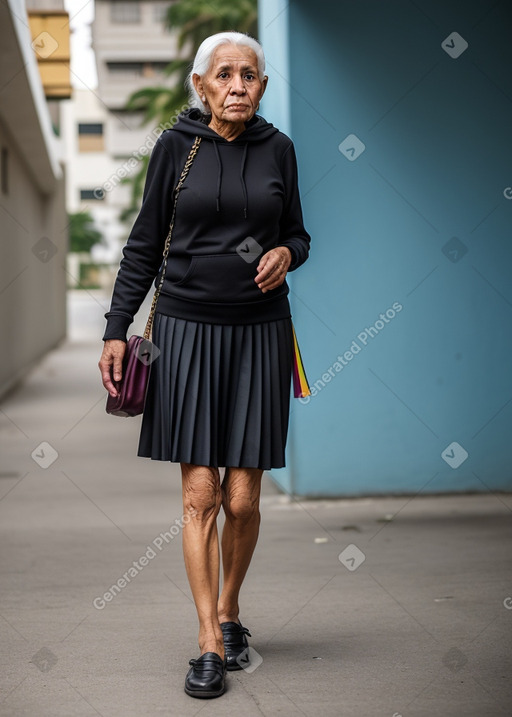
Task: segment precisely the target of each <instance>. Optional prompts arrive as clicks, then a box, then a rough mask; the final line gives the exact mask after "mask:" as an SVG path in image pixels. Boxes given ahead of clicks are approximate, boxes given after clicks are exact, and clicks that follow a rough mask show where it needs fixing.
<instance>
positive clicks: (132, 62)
mask: <svg viewBox="0 0 512 717" xmlns="http://www.w3.org/2000/svg"><path fill="white" fill-rule="evenodd" d="M169 5H170V2H169V0H167V1H166V0H164V1H162V0H146V1H143V2H139V1H137V0H96V2H95V17H94V21H93V23H92V28H91V29H92V47H93V50H94V54H95V61H96V66H97V74H98V87H94V88H86V87H85V86H84V87H83V88H75V90H74V93H73V94H74V96H73V99H72V100H70V101H69V102H63V103H62V138H63V141H64V144H65V152H66V161H67V164H68V167H69V171H68V177H67V196H68V210H69V211H70V212H78V211H80V210H84V209H89V210H90V212H91V214H92V216H93V218H94V222H95V225H96V227H97V229H98V230H99V231H100V232H101V233H102V235H103V237H104V242H105V244H104V245H103V246H100V245H98V246H96V247H94V249H93V252H92V256H93V259H94V260H95V261H97V262H105V263H112V264H117V262H118V260H119V256H120V249H121V247H122V245H123V244H124V242H125V241H126V238H127V235H128V233H129V230H130V226H129V224H126V223H122V222H121V221H120V219H119V216H120V214H121V212H122V210H123V209H125V208H126V207H127V206H128V205H129V203H130V187H129V186H128V185H126V184H121V181H120V180H121V179H122V178H123V177H127V176H130V175H133V174H135V173H137V172H138V171H139V170H140V167H141V158H142V157H143V156H144V155H148V154H150V153H151V150H152V147H153V146H154V142H155V141H156V138H157V137H158V135H159V134H160V132H161V130H159V129H158V128H156V127H153V126H150V125H146V126H145V127H141V126H140V125H141V121H142V113H141V112H127V111H126V110H125V109H124V107H125V104H126V101H127V99H128V97H129V96H130V95H131V94H132V93H133V92H135V91H136V90H139V89H142V88H144V87H150V86H169V87H170V86H172V83H173V79H172V78H168V77H166V76H164V74H163V70H164V68H165V67H166V66H167V65H168V64H169V62H171V60H173V59H174V58H176V57H177V56H178V50H177V40H176V36H175V34H174V33H170V32H168V31H166V30H165V29H164V24H163V19H164V13H165V10H166V9H167V8H168V7H169ZM71 272H72V273H73V269H71ZM75 273H76V270H75Z"/></svg>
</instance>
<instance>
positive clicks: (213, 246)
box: [103, 109, 310, 340]
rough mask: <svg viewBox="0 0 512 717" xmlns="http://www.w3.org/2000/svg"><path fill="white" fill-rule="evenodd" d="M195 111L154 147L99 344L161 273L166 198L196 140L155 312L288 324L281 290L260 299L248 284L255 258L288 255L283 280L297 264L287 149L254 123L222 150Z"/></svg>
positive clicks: (300, 249) (123, 324)
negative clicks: (274, 252) (283, 251)
mask: <svg viewBox="0 0 512 717" xmlns="http://www.w3.org/2000/svg"><path fill="white" fill-rule="evenodd" d="M207 121H208V118H205V116H204V115H203V114H202V113H201V112H200V111H199V110H198V109H190V110H186V111H185V112H183V113H181V114H180V116H179V119H178V122H177V123H176V125H175V126H174V127H173V128H172V129H170V130H165V131H164V132H163V133H162V134H161V135H160V137H159V138H158V140H157V142H156V144H155V147H154V149H153V152H152V154H151V158H150V161H149V165H148V171H147V176H146V183H145V187H144V193H143V200H142V206H141V209H140V212H139V214H138V216H137V219H136V220H135V223H134V225H133V228H132V230H131V232H130V235H129V237H128V241H127V243H126V245H125V247H124V249H123V259H122V260H121V264H120V268H119V272H118V275H117V279H116V282H115V286H114V292H113V296H112V302H111V306H110V311H109V312H108V313H107V314H105V317H106V318H107V329H106V331H105V335H104V336H103V339H104V340H106V339H123V340H126V332H127V330H128V327H129V325H130V324H131V322H132V320H133V317H134V315H135V313H136V312H137V311H138V309H139V307H140V305H141V303H142V301H143V300H144V297H145V296H146V294H147V292H148V290H149V288H150V286H151V283H152V282H153V280H154V279H155V276H156V275H157V274H158V271H159V268H160V266H161V263H162V252H163V247H164V242H165V239H166V237H167V234H168V231H169V223H170V220H171V212H172V204H173V190H174V188H175V186H176V184H177V181H178V179H179V175H180V173H181V170H182V169H183V165H184V163H185V160H186V159H187V156H188V154H189V152H190V148H191V146H192V143H193V141H194V137H196V136H197V135H199V136H200V137H201V138H202V140H201V144H200V146H199V150H198V152H197V155H196V157H195V159H194V162H193V164H192V167H191V169H190V172H189V174H188V176H187V178H186V180H185V182H184V184H183V186H182V188H181V190H180V194H179V197H178V202H177V208H176V218H175V223H174V230H173V235H172V242H171V249H170V252H169V258H168V262H167V270H166V274H165V279H164V283H163V287H162V291H161V294H160V297H159V300H158V305H157V311H159V312H161V313H164V314H167V315H170V316H174V317H176V318H182V319H188V320H192V321H205V322H209V323H219V324H252V323H259V322H262V321H272V320H275V319H281V318H286V317H288V316H290V307H289V303H288V297H287V294H288V285H287V284H286V282H284V283H283V284H282V285H281V286H279V287H278V288H277V289H273V290H271V291H268V292H266V293H265V294H264V293H262V291H261V290H260V289H259V288H258V287H257V285H256V283H255V281H254V278H255V276H256V274H257V272H256V267H257V266H258V263H259V260H260V258H261V256H262V255H263V254H264V253H265V252H267V251H269V250H270V249H273V248H274V247H277V246H286V247H288V248H289V249H290V252H291V255H292V263H291V265H290V269H289V270H290V271H293V270H294V269H296V268H297V267H299V266H300V265H301V264H303V263H304V262H305V261H306V259H307V257H308V253H309V243H310V236H309V234H308V233H307V231H306V230H305V228H304V225H303V221H302V209H301V204H300V198H299V191H298V185H297V162H296V158H295V151H294V148H293V144H292V142H291V140H290V139H289V138H288V137H287V136H286V135H284V134H283V133H282V132H279V131H278V130H277V129H276V128H275V127H274V126H273V125H271V124H270V123H269V122H267V121H266V120H264V119H263V117H260V116H259V115H255V116H254V117H252V119H251V120H250V121H249V122H247V123H246V129H245V130H244V131H243V132H242V133H241V134H240V135H238V137H236V139H234V140H232V141H228V140H226V139H224V138H223V137H221V136H220V135H219V134H217V133H216V132H214V131H213V130H212V129H210V128H209V127H208V125H207V123H206V122H207Z"/></svg>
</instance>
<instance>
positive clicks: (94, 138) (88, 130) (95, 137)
mask: <svg viewBox="0 0 512 717" xmlns="http://www.w3.org/2000/svg"><path fill="white" fill-rule="evenodd" d="M104 149H105V146H104V143H103V124H102V123H101V122H79V124H78V151H79V152H103V150H104Z"/></svg>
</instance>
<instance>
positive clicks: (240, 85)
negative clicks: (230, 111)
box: [230, 75, 245, 95]
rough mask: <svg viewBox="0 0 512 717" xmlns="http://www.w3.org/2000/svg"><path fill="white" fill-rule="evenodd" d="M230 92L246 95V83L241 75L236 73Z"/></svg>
mask: <svg viewBox="0 0 512 717" xmlns="http://www.w3.org/2000/svg"><path fill="white" fill-rule="evenodd" d="M230 94H232V95H244V94H245V85H244V82H243V80H242V78H241V77H240V75H234V76H233V81H232V82H231V89H230Z"/></svg>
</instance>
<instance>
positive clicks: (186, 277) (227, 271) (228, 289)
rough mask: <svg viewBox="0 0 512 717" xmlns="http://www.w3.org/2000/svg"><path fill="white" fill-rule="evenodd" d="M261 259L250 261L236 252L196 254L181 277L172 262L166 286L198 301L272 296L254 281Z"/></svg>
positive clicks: (171, 291) (172, 291)
mask: <svg viewBox="0 0 512 717" xmlns="http://www.w3.org/2000/svg"><path fill="white" fill-rule="evenodd" d="M258 263H259V260H258V259H255V260H254V261H252V262H247V261H245V259H243V258H242V257H241V256H239V255H238V254H236V253H234V254H206V255H204V254H203V255H198V254H195V255H194V256H192V258H191V260H190V264H189V266H188V269H187V270H186V271H185V273H184V274H182V275H181V276H180V277H177V276H176V274H175V273H174V271H173V270H172V269H171V267H170V266H169V268H168V273H167V276H168V283H167V282H166V284H167V285H166V290H167V291H168V293H171V294H173V295H174V296H180V297H182V298H184V299H192V300H194V301H212V302H215V303H223V302H225V303H244V302H248V301H258V300H259V299H262V298H264V297H268V294H262V292H261V291H260V289H258V287H257V286H256V283H255V281H254V279H255V277H256V273H257V272H256V267H257V266H258ZM169 264H170V262H169Z"/></svg>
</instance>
